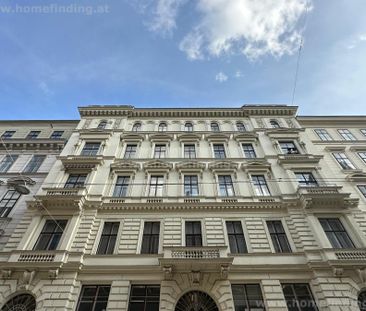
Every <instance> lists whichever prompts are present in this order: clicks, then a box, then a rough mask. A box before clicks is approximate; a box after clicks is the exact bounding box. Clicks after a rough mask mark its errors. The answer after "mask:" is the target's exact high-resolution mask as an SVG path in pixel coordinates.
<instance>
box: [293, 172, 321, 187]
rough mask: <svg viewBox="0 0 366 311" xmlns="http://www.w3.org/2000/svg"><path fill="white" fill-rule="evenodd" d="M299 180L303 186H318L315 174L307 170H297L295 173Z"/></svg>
mask: <svg viewBox="0 0 366 311" xmlns="http://www.w3.org/2000/svg"><path fill="white" fill-rule="evenodd" d="M295 176H296V179H297V182H298V183H299V185H300V186H303V187H317V186H318V182H317V181H316V179H315V178H314V176H313V174H311V173H307V172H297V173H295Z"/></svg>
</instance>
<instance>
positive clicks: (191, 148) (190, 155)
mask: <svg viewBox="0 0 366 311" xmlns="http://www.w3.org/2000/svg"><path fill="white" fill-rule="evenodd" d="M184 158H186V159H195V158H196V146H195V145H186V144H184Z"/></svg>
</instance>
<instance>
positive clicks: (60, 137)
mask: <svg viewBox="0 0 366 311" xmlns="http://www.w3.org/2000/svg"><path fill="white" fill-rule="evenodd" d="M55 133H58V134H59V133H61V135H55ZM64 133H65V131H61V130H60V131H59V130H55V131H53V132H52V133H51V135H50V139H62V136H63V135H64Z"/></svg>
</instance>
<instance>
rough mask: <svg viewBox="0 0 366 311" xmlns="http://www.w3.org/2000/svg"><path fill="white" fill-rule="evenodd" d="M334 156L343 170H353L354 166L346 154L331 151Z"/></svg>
mask: <svg viewBox="0 0 366 311" xmlns="http://www.w3.org/2000/svg"><path fill="white" fill-rule="evenodd" d="M333 156H334V158H335V159H336V160H337V162H338V163H339V165H340V166H341V167H342V169H344V170H355V169H356V167H355V166H354V165H353V163H352V162H351V160H350V159H348V157H347V156H346V154H345V153H344V152H334V153H333Z"/></svg>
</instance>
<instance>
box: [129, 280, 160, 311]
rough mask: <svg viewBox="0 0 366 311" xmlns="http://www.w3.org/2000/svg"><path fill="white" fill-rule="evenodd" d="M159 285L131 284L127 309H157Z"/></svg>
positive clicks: (133, 310)
mask: <svg viewBox="0 0 366 311" xmlns="http://www.w3.org/2000/svg"><path fill="white" fill-rule="evenodd" d="M159 300H160V286H159V285H131V294H130V301H129V305H128V311H159Z"/></svg>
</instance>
